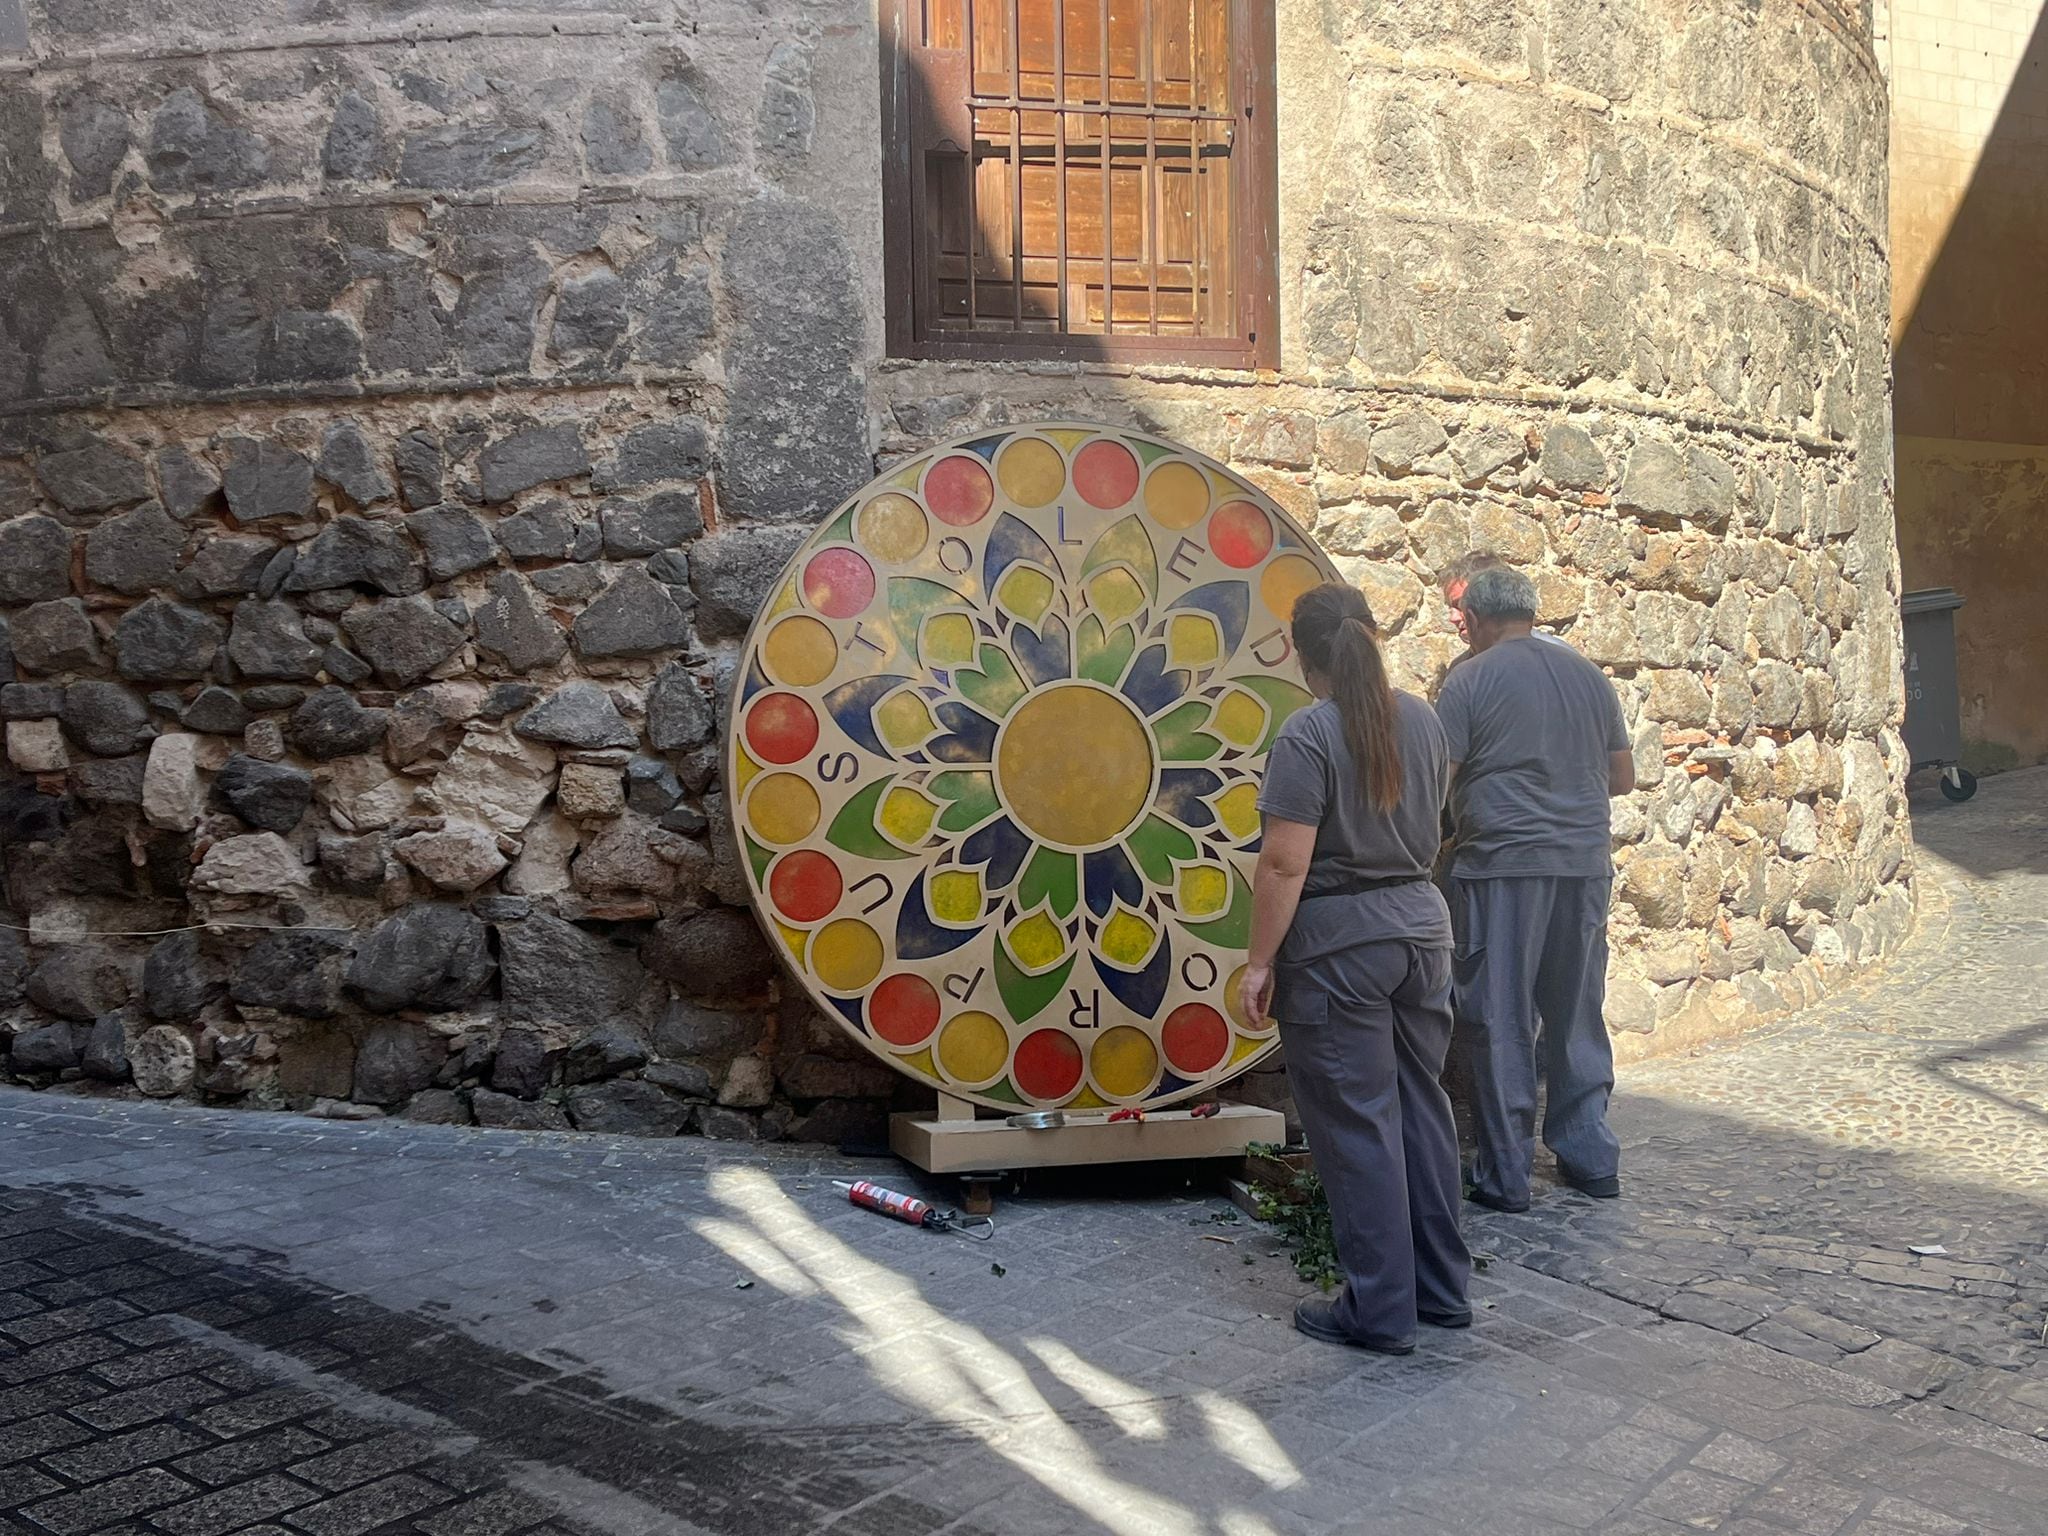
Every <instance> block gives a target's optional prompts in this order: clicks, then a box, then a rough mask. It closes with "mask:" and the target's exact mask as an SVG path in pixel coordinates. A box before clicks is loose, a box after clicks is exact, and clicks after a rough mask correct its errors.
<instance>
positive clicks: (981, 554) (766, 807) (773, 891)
mask: <svg viewBox="0 0 2048 1536" xmlns="http://www.w3.org/2000/svg"><path fill="white" fill-rule="evenodd" d="M1335 579H1337V578H1336V573H1335V572H1334V571H1333V570H1332V569H1331V567H1330V565H1329V563H1328V561H1327V560H1325V559H1324V558H1323V556H1322V554H1321V553H1320V552H1319V551H1318V550H1317V549H1316V547H1315V545H1314V544H1313V543H1312V542H1311V540H1310V539H1309V538H1308V536H1307V535H1306V534H1304V533H1303V532H1302V530H1301V529H1300V528H1298V527H1296V526H1295V525H1294V524H1293V523H1292V522H1291V521H1289V519H1288V517H1287V515H1286V514H1285V513H1284V512H1282V511H1281V510H1280V508H1279V507H1278V506H1277V505H1275V504H1274V502H1273V501H1272V500H1271V499H1270V498H1269V497H1267V496H1264V495H1262V494H1261V493H1260V492H1259V491H1258V490H1257V489H1256V488H1255V487H1253V486H1251V485H1249V484H1248V483H1246V482H1245V481H1243V480H1241V479H1239V478H1238V477H1237V476H1235V475H1232V474H1231V473H1230V472H1229V471H1228V470H1226V469H1224V468H1223V467H1222V466H1221V465H1219V464H1217V463H1215V462H1213V461H1212V460H1209V459H1205V458H1203V457H1202V456H1200V455H1199V454H1194V453H1190V452H1188V451H1187V450H1186V449H1184V448H1179V447H1176V446H1174V445H1173V444H1171V443H1166V442H1162V441H1159V440H1157V439H1155V438H1149V437H1144V436H1140V435H1137V434H1134V433H1127V432H1121V431H1115V430H1111V429H1107V428H1102V427H1091V426H1082V425H1070V424H1066V423H1049V424H1045V425H1041V426H1033V427H1026V428H1020V429H1016V430H1005V431H1002V432H998V433H995V434H992V435H988V436H981V437H972V438H962V439H960V440H958V441H956V442H953V443H949V444H947V445H945V446H943V447H941V448H938V449H935V450H933V451H932V452H930V453H927V454H925V455H923V456H921V457H919V458H918V459H916V460H915V461H914V462H911V463H908V464H906V465H904V466H903V467H901V468H899V469H896V470H893V471H891V472H890V473H889V474H887V475H885V476H883V477H882V478H881V479H879V480H877V481H875V482H874V484H872V485H870V486H869V487H867V489H865V490H863V491H862V492H861V493H860V494H859V495H857V496H855V497H854V498H853V499H852V500H850V501H849V502H847V503H846V504H845V505H844V506H843V507H841V508H840V509H839V510H838V511H837V512H835V513H834V514H833V515H832V516H831V517H830V518H828V519H827V520H826V521H825V523H824V525H823V526H822V527H820V528H819V529H818V531H817V532H816V533H815V534H813V535H812V536H811V538H810V540H809V541H808V542H807V543H806V544H805V545H804V546H803V548H802V549H800V550H798V551H797V553H796V555H795V556H794V557H793V558H792V559H791V561H790V563H789V567H788V569H787V570H786V571H785V572H784V573H783V575H782V576H781V577H780V578H779V579H778V581H777V583H776V586H775V588H774V590H773V592H772V594H771V596H770V599H769V602H768V604H767V606H766V607H765V608H764V610H763V611H762V613H761V615H760V617H759V618H758V619H757V620H756V621H755V623H754V627H753V630H752V632H751V633H750V634H749V635H748V637H747V645H746V653H745V655H744V656H743V657H742V660H741V673H740V677H741V683H740V700H739V707H738V708H737V709H735V710H734V711H733V719H732V726H731V731H730V734H729V737H728V740H727V744H726V752H727V770H728V772H727V778H726V782H727V784H729V785H730V786H732V789H733V797H734V802H735V807H734V809H735V821H736V824H737V829H738V833H739V837H740V843H741V853H742V855H743V857H744V862H745V866H746V870H747V876H748V880H749V883H750V886H751V889H752V893H753V899H754V905H755V908H756V910H757V911H758V913H759V915H760V917H761V920H762V922H763V924H764V925H765V927H766V928H767V930H768V932H769V934H770V935H771V937H772V939H773V941H774V942H775V944H776V945H777V946H778V947H779V948H780V949H781V950H782V952H783V953H784V955H785V956H786V957H787V959H788V961H789V963H790V965H791V967H792V968H793V969H794V971H795V973H796V975H797V976H798V977H799V978H800V979H801V980H802V982H803V984H804V986H805V987H806V988H807V989H808V990H809V991H810V993H811V995H812V996H813V997H814V998H815V999H816V1000H817V1002H818V1003H819V1005H820V1006H821V1007H823V1008H824V1009H825V1010H826V1012H827V1013H828V1014H829V1015H831V1016H832V1017H834V1018H836V1019H838V1020H840V1021H841V1022H842V1023H843V1025H844V1026H845V1028H846V1029H847V1031H848V1032H849V1033H851V1034H853V1035H854V1036H856V1037H857V1038H858V1039H859V1040H860V1041H861V1042H862V1044H864V1045H865V1046H866V1047H867V1048H868V1049H869V1050H871V1051H873V1052H874V1053H875V1054H876V1055H877V1056H879V1057H881V1058H882V1059H883V1060H884V1061H887V1062H889V1063H891V1064H892V1065H894V1066H896V1067H898V1068H899V1069H901V1070H902V1071H904V1072H906V1073H909V1074H910V1075H911V1076H913V1077H915V1078H918V1079H920V1080H923V1081H927V1082H931V1083H934V1084H937V1085H939V1086H941V1087H943V1088H945V1089H947V1090H948V1091H949V1092H952V1093H955V1094H958V1095H960V1096H961V1097H963V1098H968V1099H972V1100H974V1101H976V1102H978V1103H981V1104H986V1105H990V1106H993V1107H996V1108H1005V1109H1015V1108H1017V1107H1019V1106H1020V1105H1030V1106H1033V1107H1046V1106H1054V1105H1059V1106H1065V1107H1067V1108H1075V1109H1087V1108H1094V1107H1101V1106H1105V1105H1113V1104H1152V1105H1158V1104H1165V1103H1170V1102H1172V1101H1173V1100H1175V1099H1181V1098H1186V1097H1189V1096H1191V1095H1194V1094H1198V1093H1201V1092H1203V1091H1205V1090H1207V1089H1210V1088H1212V1087H1214V1086H1215V1085H1216V1084H1218V1083H1220V1082H1223V1081H1224V1080H1226V1079H1228V1078H1230V1077H1232V1076H1234V1075H1236V1074H1237V1073H1239V1072H1241V1071H1243V1070H1244V1069H1245V1068H1246V1067H1248V1066H1250V1065H1251V1064H1252V1063H1253V1062H1255V1061H1257V1060H1258V1059H1259V1057H1261V1056H1262V1055H1264V1054H1265V1053H1266V1052H1267V1051H1269V1050H1271V1049H1272V1048H1273V1046H1274V1045H1275V1043H1276V1041H1275V1037H1274V1035H1273V1033H1272V1031H1271V1028H1270V1026H1269V1027H1268V1028H1267V1029H1265V1030H1263V1031H1255V1030H1251V1029H1248V1028H1247V1027H1246V1026H1245V1024H1244V1022H1243V1021H1242V1019H1241V1018H1239V1017H1238V1010H1237V1004H1236V996H1235V994H1236V990H1237V989H1236V986H1235V984H1234V983H1235V978H1236V975H1237V972H1238V970H1239V968H1240V967H1241V966H1242V965H1243V964H1244V952H1245V946H1246V944H1247V942H1248V941H1249V939H1250V935H1251V873H1252V868H1253V865H1254V864H1255V862H1256V861H1257V856H1258V846H1259V815H1258V810H1257V808H1256V806H1255V804H1254V801H1255V799H1256V796H1257V792H1258V781H1259V773H1260V769H1261V768H1262V766H1263V764H1264V762H1265V753H1266V749H1267V747H1268V746H1269V745H1270V744H1271V742H1272V740H1273V737H1274V735H1275V734H1276V733H1277V732H1278V731H1279V729H1280V726H1281V724H1282V722H1284V721H1285V720H1286V719H1287V717H1288V716H1289V715H1290V714H1292V713H1293V712H1294V711H1295V710H1297V709H1299V708H1301V707H1302V705H1304V704H1306V703H1307V702H1308V701H1309V695H1308V692H1307V690H1306V689H1305V688H1304V687H1303V686H1302V680H1301V672H1300V668H1299V665H1298V664H1297V662H1296V660H1295V656H1294V653H1293V648H1292V646H1291V645H1290V644H1289V641H1288V636H1287V619H1288V617H1289V615H1290V614H1291V613H1292V610H1293V606H1294V601H1295V599H1296V597H1298V596H1299V595H1300V594H1301V593H1302V592H1303V591H1305V590H1306V589H1307V588H1309V587H1311V586H1314V585H1316V584H1317V583H1318V582H1322V581H1329V580H1335Z"/></svg>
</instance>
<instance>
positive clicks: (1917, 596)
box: [1899, 587, 1963, 613]
mask: <svg viewBox="0 0 2048 1536" xmlns="http://www.w3.org/2000/svg"><path fill="white" fill-rule="evenodd" d="M1962 606H1963V598H1962V594H1961V593H1959V592H1958V591H1956V589H1955V588H1954V587H1922V588H1921V589H1920V590H1919V591H1918V592H1908V593H1906V595H1905V596H1903V597H1901V598H1900V599H1899V612H1901V613H1942V612H1945V611H1947V610H1948V609H1950V608H1960V607H1962Z"/></svg>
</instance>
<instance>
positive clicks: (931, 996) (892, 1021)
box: [868, 972, 939, 1046]
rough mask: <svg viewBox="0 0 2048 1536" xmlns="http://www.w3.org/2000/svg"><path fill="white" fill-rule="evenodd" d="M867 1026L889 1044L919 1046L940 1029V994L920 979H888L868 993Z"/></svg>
mask: <svg viewBox="0 0 2048 1536" xmlns="http://www.w3.org/2000/svg"><path fill="white" fill-rule="evenodd" d="M868 1024H869V1026H870V1027H872V1028H873V1030H874V1032H875V1034H876V1035H877V1036H878V1037H879V1038H881V1039H883V1040H885V1041H887V1042H888V1043H889V1044H890V1045H897V1046H912V1045H922V1044H924V1042H925V1041H926V1040H928V1039H930V1038H931V1033H932V1031H933V1030H935V1029H937V1028H938V1027H939V994H938V991H937V989H936V988H934V987H933V986H932V984H931V983H930V982H928V981H926V980H925V979H924V978H923V977H922V976H912V975H910V974H909V973H908V972H904V973H902V974H900V975H896V976H891V977H888V978H887V979H885V980H884V981H883V982H882V984H881V985H880V986H878V987H876V988H875V990H874V991H873V992H871V993H869V994H868Z"/></svg>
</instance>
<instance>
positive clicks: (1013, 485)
mask: <svg viewBox="0 0 2048 1536" xmlns="http://www.w3.org/2000/svg"><path fill="white" fill-rule="evenodd" d="M996 478H997V479H998V480H1000V481H1002V483H1003V494H1004V495H1005V496H1007V497H1009V498H1010V500H1012V501H1014V502H1015V503H1017V505H1018V506H1020V507H1043V506H1049V505H1051V503H1052V502H1053V500H1054V499H1055V498H1056V497H1058V495H1059V493H1060V492H1061V491H1063V490H1065V489H1066V488H1067V463H1066V460H1064V459H1062V458H1061V457H1060V451H1059V449H1057V448H1055V447H1053V445H1052V444H1051V443H1048V442H1042V441H1041V440H1039V439H1038V438H1035V437H1020V438H1018V439H1017V441H1016V442H1014V443H1012V444H1010V446H1009V447H1007V448H1005V449H1004V450H1003V451H1002V453H1001V455H1000V456H999V457H998V458H997V459H996Z"/></svg>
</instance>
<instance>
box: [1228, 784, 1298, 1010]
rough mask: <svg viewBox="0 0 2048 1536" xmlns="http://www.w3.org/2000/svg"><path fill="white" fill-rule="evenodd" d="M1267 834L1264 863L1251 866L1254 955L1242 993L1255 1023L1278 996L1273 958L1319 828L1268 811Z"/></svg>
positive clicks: (1261, 847)
mask: <svg viewBox="0 0 2048 1536" xmlns="http://www.w3.org/2000/svg"><path fill="white" fill-rule="evenodd" d="M1263 836H1264V839H1265V841H1263V842H1262V843H1260V845H1259V865H1258V868H1257V869H1255V870H1253V871H1252V943H1251V954H1250V956H1249V957H1248V959H1247V961H1246V964H1245V968H1244V980H1243V981H1242V982H1241V983H1239V986H1238V993H1237V1000H1238V1005H1239V1006H1240V1007H1241V1008H1242V1009H1243V1010H1244V1016H1245V1017H1246V1018H1247V1019H1249V1020H1251V1022H1252V1023H1253V1024H1254V1025H1258V1024H1263V1023H1264V1022H1265V1019H1266V1009H1267V1007H1268V1006H1270V1005H1271V1003H1272V1001H1273V957H1274V956H1275V955H1277V954H1279V953H1280V941H1281V940H1282V939H1284V938H1286V937H1287V930H1288V929H1289V928H1290V927H1291V926H1293V923H1294V910H1295V908H1296V907H1298V906H1300V905H1301V887H1302V882H1303V881H1305V880H1307V879H1308V865H1309V860H1310V859H1311V858H1312V857H1314V855H1315V851H1316V829H1315V828H1314V827H1311V826H1308V825H1306V824H1304V823H1302V822H1299V821H1279V820H1276V819H1275V818H1273V817H1270V816H1269V817H1267V818H1266V823H1265V827H1264V829H1263Z"/></svg>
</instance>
